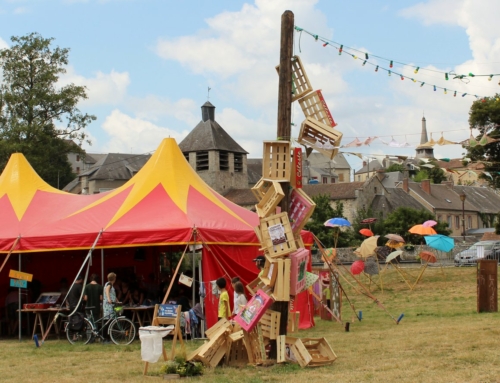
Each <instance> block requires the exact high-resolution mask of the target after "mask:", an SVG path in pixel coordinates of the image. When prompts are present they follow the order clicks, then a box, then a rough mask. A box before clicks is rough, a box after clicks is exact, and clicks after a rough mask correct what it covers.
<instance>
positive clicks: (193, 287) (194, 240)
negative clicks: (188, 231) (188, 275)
mask: <svg viewBox="0 0 500 383" xmlns="http://www.w3.org/2000/svg"><path fill="white" fill-rule="evenodd" d="M195 251H196V230H195V231H194V233H193V253H192V254H193V284H192V290H193V291H192V293H193V301H192V302H193V303H192V306H191V307H194V305H195V303H196V302H195V299H196V298H195V291H196V283H195V282H194V281H195V280H196V273H195V270H196V263H195V256H196V253H195Z"/></svg>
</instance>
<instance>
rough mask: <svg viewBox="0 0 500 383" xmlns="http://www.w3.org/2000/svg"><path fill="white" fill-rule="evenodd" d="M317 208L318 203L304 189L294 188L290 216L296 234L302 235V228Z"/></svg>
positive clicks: (291, 194) (291, 196)
mask: <svg viewBox="0 0 500 383" xmlns="http://www.w3.org/2000/svg"><path fill="white" fill-rule="evenodd" d="M315 208H316V203H315V202H314V201H313V200H312V199H311V198H310V197H309V196H308V195H307V194H306V193H305V192H304V191H303V190H302V189H293V190H292V192H291V193H290V208H289V211H288V216H289V218H290V221H291V223H290V225H291V227H292V232H293V234H294V235H300V232H301V230H302V229H303V228H304V226H305V225H306V223H307V222H308V221H309V218H311V215H312V213H313V212H314V209H315ZM301 247H304V246H301Z"/></svg>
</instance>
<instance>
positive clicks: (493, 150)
mask: <svg viewBox="0 0 500 383" xmlns="http://www.w3.org/2000/svg"><path fill="white" fill-rule="evenodd" d="M499 97H500V94H498V93H497V94H496V95H495V96H494V97H485V98H482V99H480V100H477V101H474V102H473V104H472V106H471V108H470V111H469V126H470V127H471V129H472V128H474V129H477V130H479V135H478V136H477V137H476V139H477V141H478V142H479V143H480V144H481V145H478V144H477V143H476V144H474V143H471V145H469V146H468V147H467V157H469V158H470V159H471V160H473V161H477V162H482V163H483V164H484V165H485V169H484V170H485V171H486V172H489V173H490V174H491V176H492V178H490V177H488V176H487V175H485V174H482V175H481V178H484V179H486V180H488V182H489V184H490V185H491V186H492V187H496V188H498V187H500V174H499V171H500V142H493V143H487V142H486V141H485V142H480V140H481V138H483V135H484V134H485V133H486V134H487V135H488V136H489V137H491V138H495V139H498V138H500V102H498V101H497V99H498V98H499Z"/></svg>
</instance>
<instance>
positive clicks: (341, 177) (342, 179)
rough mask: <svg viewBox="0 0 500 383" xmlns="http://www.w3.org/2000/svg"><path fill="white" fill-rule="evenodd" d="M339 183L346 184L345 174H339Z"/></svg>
mask: <svg viewBox="0 0 500 383" xmlns="http://www.w3.org/2000/svg"><path fill="white" fill-rule="evenodd" d="M339 182H344V174H343V173H340V174H339Z"/></svg>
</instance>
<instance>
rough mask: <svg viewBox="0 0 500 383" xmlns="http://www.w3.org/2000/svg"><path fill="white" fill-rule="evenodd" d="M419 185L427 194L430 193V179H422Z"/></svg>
mask: <svg viewBox="0 0 500 383" xmlns="http://www.w3.org/2000/svg"><path fill="white" fill-rule="evenodd" d="M420 186H421V187H422V190H423V191H424V192H426V193H427V194H429V195H430V194H431V180H422V182H421V183H420Z"/></svg>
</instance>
